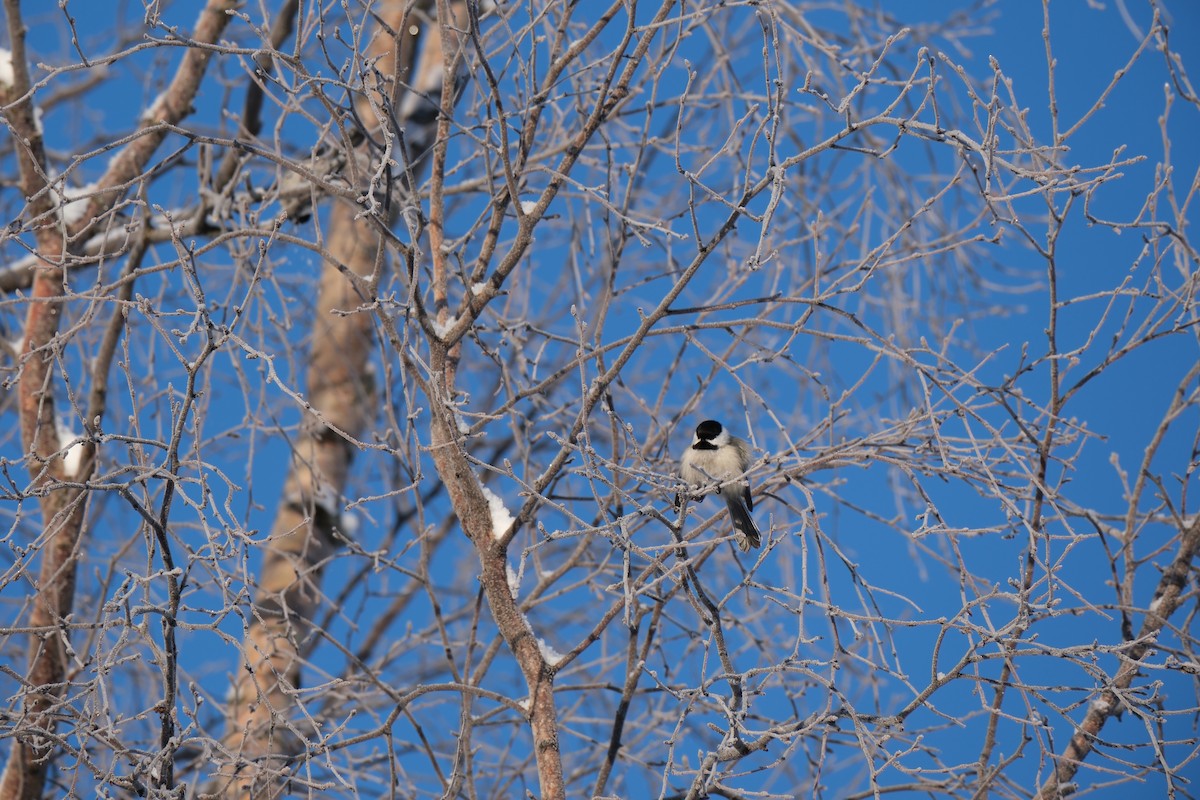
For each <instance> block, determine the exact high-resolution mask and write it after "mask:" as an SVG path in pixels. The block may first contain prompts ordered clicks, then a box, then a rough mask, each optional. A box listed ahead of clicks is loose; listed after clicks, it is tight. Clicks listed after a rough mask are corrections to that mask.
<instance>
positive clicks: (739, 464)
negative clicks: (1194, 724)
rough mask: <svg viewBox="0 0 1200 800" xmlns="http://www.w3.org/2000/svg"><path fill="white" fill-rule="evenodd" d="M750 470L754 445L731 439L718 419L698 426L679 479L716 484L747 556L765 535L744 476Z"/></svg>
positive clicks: (700, 483)
mask: <svg viewBox="0 0 1200 800" xmlns="http://www.w3.org/2000/svg"><path fill="white" fill-rule="evenodd" d="M749 468H750V445H749V444H747V443H746V441H745V440H744V439H739V438H738V437H736V436H731V435H730V434H729V432H728V431H727V430H725V427H724V426H723V425H721V423H719V422H717V421H716V420H715V419H706V420H704V421H703V422H701V423H700V424H699V425H697V426H696V435H695V436H694V437H693V438H692V444H691V446H690V447H688V449H687V450H685V451H684V453H683V458H681V459H680V461H679V475H680V477H682V478H683V479H684V481H686V482H687V483H689V484H690V485H692V486H703V485H705V484H708V483H712V482H713V481H716V482H717V483H718V484H719V486H718V487H717V494H719V495H721V497H722V498H723V499H724V500H725V505H727V506H728V507H729V518H730V519H731V520H732V521H733V529H734V531H735V533H736V535H737V543H738V547H739V548H741V550H742V552H744V553H747V552H749V551H750V549H751V548H754V547H759V546H760V545H761V544H762V534H761V533H759V532H758V526H756V525H755V524H754V520H753V519H751V517H750V512H751V511H752V510H753V509H754V498H752V497H751V496H750V484H749V482H748V481H746V480H745V479H744V478H743V477H742V476H743V475H744V474H745V473H746V470H747V469H749Z"/></svg>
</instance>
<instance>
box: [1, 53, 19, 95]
mask: <svg viewBox="0 0 1200 800" xmlns="http://www.w3.org/2000/svg"><path fill="white" fill-rule="evenodd" d="M15 81H16V77H15V76H14V74H13V54H12V51H11V50H9V49H7V48H4V47H0V84H4V85H5V86H12V85H13V83H14V82H15Z"/></svg>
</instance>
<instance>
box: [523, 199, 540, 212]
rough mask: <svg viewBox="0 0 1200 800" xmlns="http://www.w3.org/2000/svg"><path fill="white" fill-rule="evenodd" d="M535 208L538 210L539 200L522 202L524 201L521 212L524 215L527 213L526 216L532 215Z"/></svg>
mask: <svg viewBox="0 0 1200 800" xmlns="http://www.w3.org/2000/svg"><path fill="white" fill-rule="evenodd" d="M535 208H537V200H522V201H521V211H522V213H525V214H532V213H533V210H534V209H535Z"/></svg>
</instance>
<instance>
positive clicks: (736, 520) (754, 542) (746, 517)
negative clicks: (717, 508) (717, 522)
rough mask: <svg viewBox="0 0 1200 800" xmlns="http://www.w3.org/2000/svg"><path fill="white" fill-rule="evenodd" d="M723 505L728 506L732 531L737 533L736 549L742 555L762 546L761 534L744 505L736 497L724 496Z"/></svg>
mask: <svg viewBox="0 0 1200 800" xmlns="http://www.w3.org/2000/svg"><path fill="white" fill-rule="evenodd" d="M725 505H727V506H729V518H730V519H731V520H732V521H733V529H734V531H736V533H737V543H738V547H740V548H741V550H742V552H743V553H748V552H750V550H751V549H752V548H755V547H759V546H761V545H762V534H761V533H759V532H758V526H757V525H755V524H754V519H753V518H752V517H751V516H750V511H749V509H747V508H746V503H745V502H744V501H743V500H742V499H741V498H740V497H737V496H733V497H730V496H726V498H725Z"/></svg>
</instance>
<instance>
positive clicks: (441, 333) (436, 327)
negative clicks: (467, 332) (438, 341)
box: [432, 314, 458, 339]
mask: <svg viewBox="0 0 1200 800" xmlns="http://www.w3.org/2000/svg"><path fill="white" fill-rule="evenodd" d="M432 323H433V332H434V333H436V334H437V335H438V337H439V338H442V339H445V338H446V334H447V333H449V332H450V330H451V329H452V328H453V327H454V326H455V325H457V324H458V317H456V316H454V315H453V314H451V315H450V316H448V317H446V321H445V322H439V321H438V320H436V319H435V320H432Z"/></svg>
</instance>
